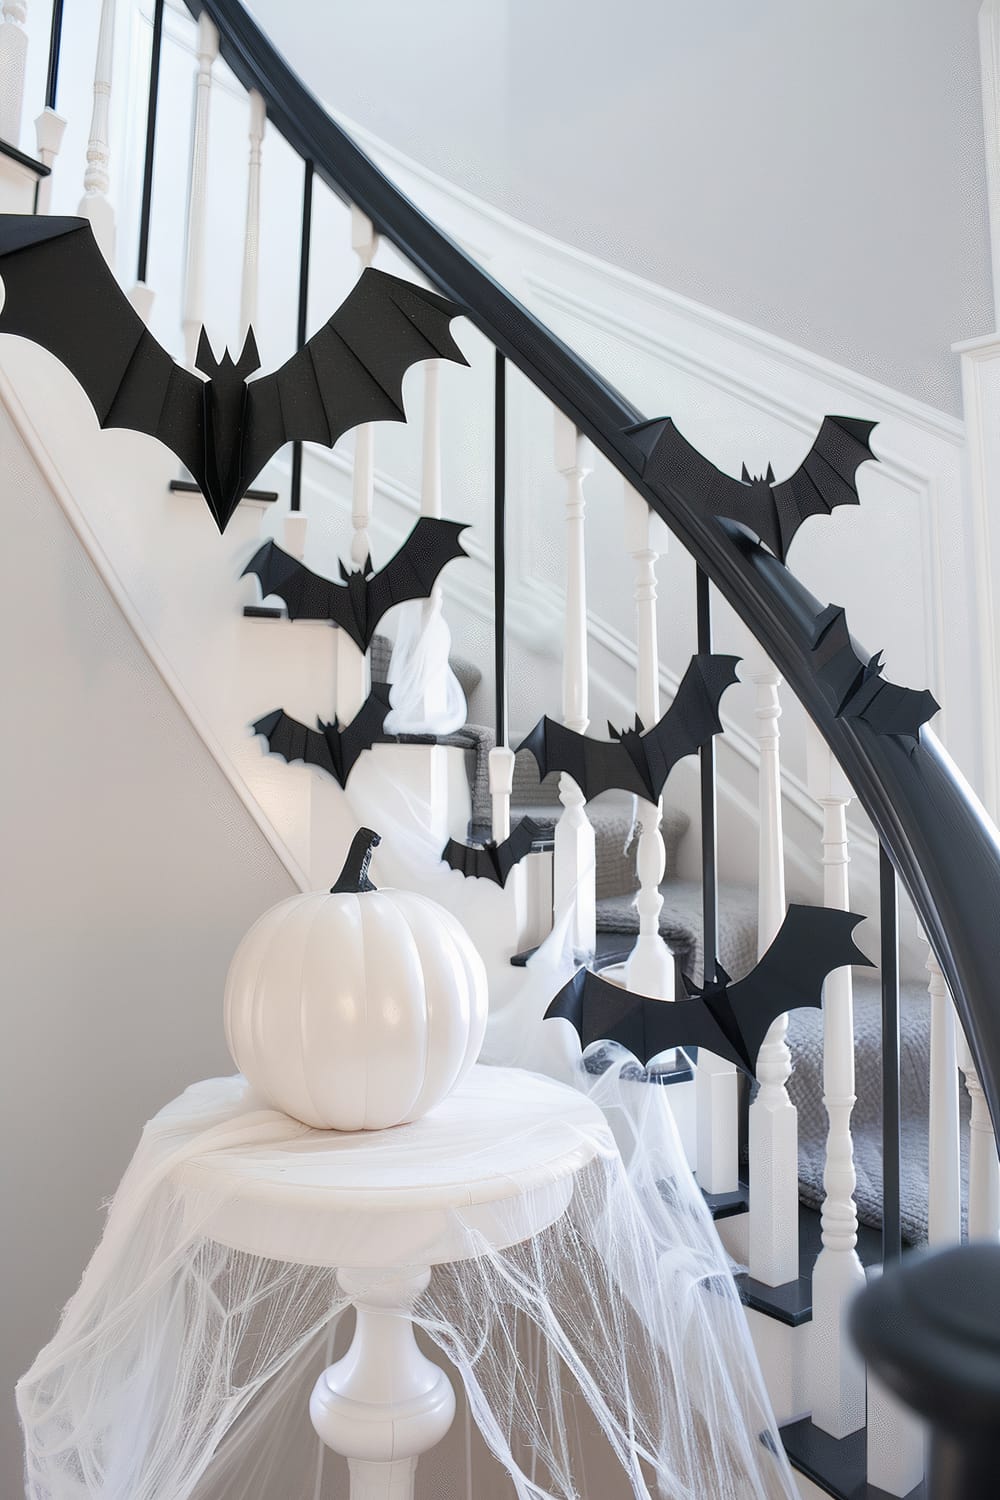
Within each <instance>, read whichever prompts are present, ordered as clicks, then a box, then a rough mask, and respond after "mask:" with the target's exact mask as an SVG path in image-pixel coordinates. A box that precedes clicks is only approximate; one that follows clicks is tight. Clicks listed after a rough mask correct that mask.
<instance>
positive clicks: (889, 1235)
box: [879, 845, 902, 1266]
mask: <svg viewBox="0 0 1000 1500" xmlns="http://www.w3.org/2000/svg"><path fill="white" fill-rule="evenodd" d="M879 908H880V913H881V923H882V1264H883V1265H884V1266H887V1265H890V1264H891V1263H892V1262H894V1261H897V1260H899V1258H900V1256H901V1254H902V1237H901V1232H900V1221H899V1135H900V1128H899V897H898V892H897V889H896V872H895V870H894V869H893V867H892V861H891V860H890V858H889V856H888V854H887V853H886V851H885V849H884V848H883V847H882V846H881V845H880V846H879Z"/></svg>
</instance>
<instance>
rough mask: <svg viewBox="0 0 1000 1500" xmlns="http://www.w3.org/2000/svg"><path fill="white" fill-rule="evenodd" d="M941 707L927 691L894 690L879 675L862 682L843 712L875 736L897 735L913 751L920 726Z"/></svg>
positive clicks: (895, 686)
mask: <svg viewBox="0 0 1000 1500" xmlns="http://www.w3.org/2000/svg"><path fill="white" fill-rule="evenodd" d="M940 707H941V705H940V704H939V703H938V701H937V699H936V698H935V697H934V694H933V693H932V692H930V691H929V689H927V688H921V689H917V688H908V687H898V686H897V685H896V683H894V682H886V680H885V678H884V677H882V676H881V675H875V676H872V677H869V678H868V679H867V681H865V682H864V683H862V685H861V687H860V688H859V689H858V691H857V692H856V693H855V694H854V696H853V697H852V698H851V700H850V701H849V702H848V703H847V704H845V706H844V713H845V714H846V715H847V716H848V717H849V718H852V719H863V720H864V721H865V723H866V724H869V725H870V726H871V728H872V729H874V731H875V733H876V734H897V735H899V737H900V738H901V739H903V740H906V741H908V742H909V748H910V750H911V751H912V750H914V749H916V745H917V741H918V739H919V738H920V726H921V725H922V724H926V723H927V720H928V719H930V718H933V716H934V715H935V714H936V713H937V712H938V710H939V708H940Z"/></svg>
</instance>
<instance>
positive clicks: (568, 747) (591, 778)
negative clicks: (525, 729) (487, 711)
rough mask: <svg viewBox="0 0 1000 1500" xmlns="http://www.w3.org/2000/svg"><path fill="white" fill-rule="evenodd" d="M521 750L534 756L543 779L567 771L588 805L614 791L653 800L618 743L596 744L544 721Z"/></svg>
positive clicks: (557, 725)
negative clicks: (617, 790) (592, 800)
mask: <svg viewBox="0 0 1000 1500" xmlns="http://www.w3.org/2000/svg"><path fill="white" fill-rule="evenodd" d="M517 748H518V750H528V751H530V752H531V754H532V755H533V756H534V757H535V760H536V762H537V763H538V770H539V774H540V775H541V776H547V775H548V774H549V772H550V771H566V772H567V773H568V774H569V775H570V776H572V778H573V780H574V781H575V782H576V784H577V786H578V787H579V788H580V790H581V792H582V793H583V795H584V797H585V798H586V799H587V801H588V802H589V801H590V800H591V798H592V797H597V796H598V795H599V794H600V793H601V792H606V791H608V790H609V789H610V788H611V787H617V788H620V790H621V791H623V792H633V793H634V794H635V795H636V796H637V797H645V798H647V799H648V798H649V795H650V791H649V788H648V787H647V785H646V783H645V781H644V779H643V777H642V775H641V774H640V771H639V769H638V767H637V766H636V764H635V762H634V761H633V760H632V757H631V756H630V755H629V753H628V751H627V750H626V749H625V747H624V746H623V745H622V744H621V743H620V742H619V741H618V740H593V739H590V738H589V737H588V736H587V735H585V734H577V733H575V731H574V730H572V729H567V728H566V726H565V725H564V724H557V723H556V722H555V720H554V719H549V718H544V719H539V721H538V723H537V724H536V725H535V727H534V729H533V730H532V731H531V733H530V734H529V735H528V736H527V737H526V738H525V739H523V740H522V741H521V743H520V745H518V747H517Z"/></svg>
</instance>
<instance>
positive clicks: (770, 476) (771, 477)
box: [767, 464, 774, 484]
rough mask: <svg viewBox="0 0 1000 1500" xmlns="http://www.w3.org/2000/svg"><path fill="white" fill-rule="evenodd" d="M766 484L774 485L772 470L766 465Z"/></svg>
mask: <svg viewBox="0 0 1000 1500" xmlns="http://www.w3.org/2000/svg"><path fill="white" fill-rule="evenodd" d="M767 482H768V484H773V483H774V470H773V469H772V468H771V465H770V464H768V466H767Z"/></svg>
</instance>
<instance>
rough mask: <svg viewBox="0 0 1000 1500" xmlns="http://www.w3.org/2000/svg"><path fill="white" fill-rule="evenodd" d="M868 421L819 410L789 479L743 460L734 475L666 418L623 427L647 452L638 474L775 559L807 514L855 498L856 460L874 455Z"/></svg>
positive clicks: (823, 512) (825, 510)
mask: <svg viewBox="0 0 1000 1500" xmlns="http://www.w3.org/2000/svg"><path fill="white" fill-rule="evenodd" d="M877 425H878V424H877V423H875V422H863V421H860V420H859V419H858V418H857V417H824V418H823V422H822V425H821V427H820V429H819V432H818V433H817V434H816V441H815V442H814V443H813V445H812V447H811V448H810V450H809V452H808V453H807V454H806V457H805V458H804V460H803V461H802V463H801V464H800V465H799V467H798V468H797V469H796V471H795V473H794V474H793V475H792V476H791V478H789V479H785V480H782V481H781V482H780V483H775V479H774V474H773V472H772V470H771V466H770V464H769V465H768V469H767V473H766V475H764V476H763V477H761V478H754V477H752V476H751V475H750V474H748V473H747V469H746V465H745V464H744V466H743V477H742V479H733V477H732V476H731V475H730V474H724V473H723V472H722V470H721V469H717V468H716V467H715V465H714V464H713V463H710V462H709V460H708V459H707V458H705V457H703V455H702V454H700V453H699V452H698V450H697V448H693V447H692V446H691V444H690V443H689V442H688V441H687V439H686V438H685V437H682V436H681V434H680V433H679V432H678V430H677V428H676V427H675V426H674V424H673V422H672V421H671V419H670V418H669V417H660V418H657V419H656V420H655V421H653V422H642V423H640V424H639V425H638V426H637V427H631V428H629V433H630V435H631V436H632V437H634V438H635V440H636V442H637V443H638V444H639V446H640V447H641V448H642V450H643V452H644V453H645V455H646V461H645V464H644V466H643V477H644V478H646V479H648V480H650V481H651V482H653V483H656V482H657V481H659V482H660V483H662V484H664V485H666V486H668V487H670V488H673V489H675V490H677V491H679V493H680V494H681V495H682V496H683V497H684V499H685V500H687V501H689V502H690V503H691V504H693V505H695V506H697V508H698V509H699V510H701V511H702V512H704V513H705V514H708V515H712V516H725V517H727V518H728V519H729V520H731V521H738V522H739V523H740V524H741V525H742V526H745V527H746V528H747V529H748V530H749V531H752V532H753V534H754V536H757V537H759V538H760V540H761V541H762V542H763V543H764V545H765V546H766V547H769V548H770V549H771V551H772V552H773V553H774V555H775V557H777V558H778V559H779V560H780V561H781V562H784V560H785V554H786V553H787V551H788V548H789V547H790V545H791V542H792V538H793V537H794V535H795V533H796V532H797V531H798V529H799V527H800V526H801V525H802V522H803V521H805V520H806V519H807V518H808V517H809V516H818V515H829V514H830V512H831V511H832V510H833V508H834V506H835V505H857V504H859V500H858V490H857V483H856V475H857V470H858V465H859V464H863V463H864V462H865V460H866V459H869V458H874V457H875V455H874V453H873V452H872V450H871V448H870V447H869V445H868V439H869V437H870V436H871V432H872V428H873V427H875V426H877Z"/></svg>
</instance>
